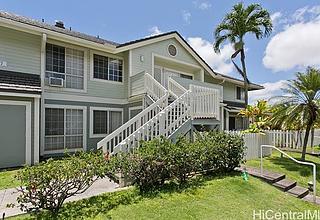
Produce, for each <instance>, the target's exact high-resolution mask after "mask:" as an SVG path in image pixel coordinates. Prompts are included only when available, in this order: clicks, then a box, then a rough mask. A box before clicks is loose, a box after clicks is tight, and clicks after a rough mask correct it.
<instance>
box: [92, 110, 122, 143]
mask: <svg viewBox="0 0 320 220" xmlns="http://www.w3.org/2000/svg"><path fill="white" fill-rule="evenodd" d="M93 111H106V112H107V115H108V125H107V134H94V133H93ZM110 111H115V112H121V123H122V124H123V108H109V107H90V134H89V137H90V138H103V137H106V136H107V135H108V134H109V123H110Z"/></svg>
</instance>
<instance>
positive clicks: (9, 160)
mask: <svg viewBox="0 0 320 220" xmlns="http://www.w3.org/2000/svg"><path fill="white" fill-rule="evenodd" d="M29 129H31V127H30V128H29ZM26 132H27V131H26V106H23V105H10V104H9V105H7V104H0V149H1V154H0V168H6V167H16V166H22V165H23V164H25V163H26V144H27V143H26V135H27V133H26Z"/></svg>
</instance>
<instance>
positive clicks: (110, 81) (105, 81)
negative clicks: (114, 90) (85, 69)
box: [90, 78, 124, 85]
mask: <svg viewBox="0 0 320 220" xmlns="http://www.w3.org/2000/svg"><path fill="white" fill-rule="evenodd" d="M90 81H93V82H102V83H109V84H115V85H123V84H124V83H123V81H122V82H117V81H112V80H106V79H97V78H90Z"/></svg>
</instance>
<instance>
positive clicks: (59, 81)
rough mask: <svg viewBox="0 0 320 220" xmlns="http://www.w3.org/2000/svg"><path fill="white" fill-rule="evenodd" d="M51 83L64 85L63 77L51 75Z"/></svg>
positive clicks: (56, 85)
mask: <svg viewBox="0 0 320 220" xmlns="http://www.w3.org/2000/svg"><path fill="white" fill-rule="evenodd" d="M49 85H50V86H55V87H63V79H62V78H57V77H49Z"/></svg>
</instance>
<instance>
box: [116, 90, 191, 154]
mask: <svg viewBox="0 0 320 220" xmlns="http://www.w3.org/2000/svg"><path fill="white" fill-rule="evenodd" d="M190 93H191V91H190V90H188V91H186V92H185V93H184V94H182V95H181V96H180V97H178V98H177V99H176V100H175V101H174V102H172V103H171V104H170V105H168V106H167V107H166V108H164V109H163V110H162V111H161V112H159V113H158V114H157V115H155V116H154V117H153V118H152V119H151V120H149V121H148V122H147V123H145V124H144V125H142V126H141V127H140V128H138V129H137V130H136V131H135V132H133V133H132V134H131V135H130V136H128V137H127V138H126V139H124V140H123V141H122V142H121V143H120V144H119V145H117V146H116V147H115V148H114V151H113V152H111V153H112V154H114V153H117V152H120V151H125V152H128V151H130V150H134V149H136V148H138V147H139V146H140V144H141V141H149V140H152V139H154V138H158V137H160V136H164V137H170V136H171V135H172V134H173V133H174V132H175V131H176V130H177V129H178V128H179V127H181V126H182V125H183V124H184V123H185V122H187V121H188V120H189V119H190Z"/></svg>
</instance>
